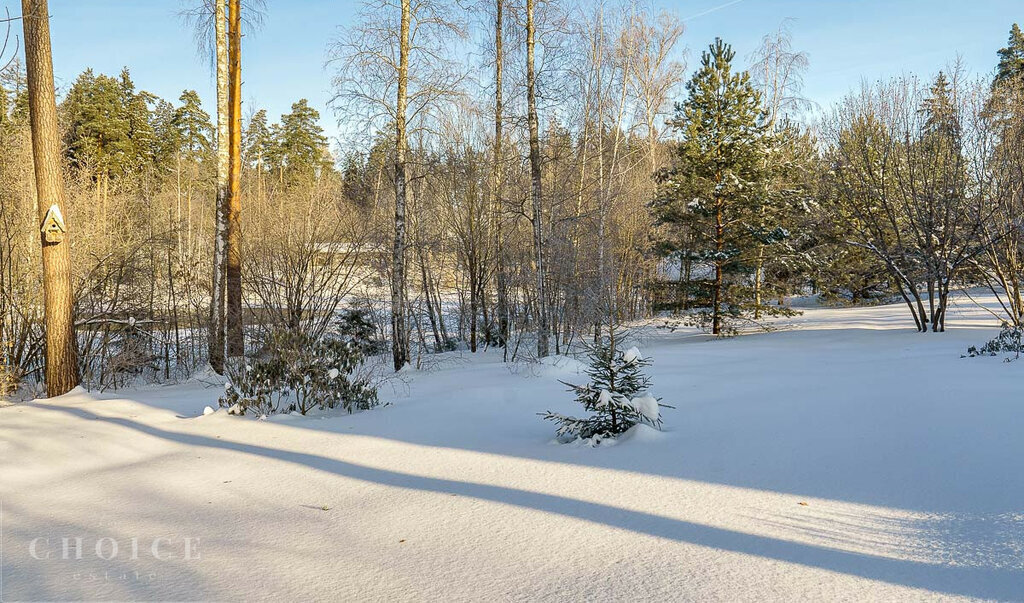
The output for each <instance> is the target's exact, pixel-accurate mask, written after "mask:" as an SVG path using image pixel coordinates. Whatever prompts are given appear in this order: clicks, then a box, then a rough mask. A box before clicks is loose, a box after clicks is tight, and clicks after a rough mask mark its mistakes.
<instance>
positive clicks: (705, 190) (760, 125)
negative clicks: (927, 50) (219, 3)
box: [0, 0, 1024, 394]
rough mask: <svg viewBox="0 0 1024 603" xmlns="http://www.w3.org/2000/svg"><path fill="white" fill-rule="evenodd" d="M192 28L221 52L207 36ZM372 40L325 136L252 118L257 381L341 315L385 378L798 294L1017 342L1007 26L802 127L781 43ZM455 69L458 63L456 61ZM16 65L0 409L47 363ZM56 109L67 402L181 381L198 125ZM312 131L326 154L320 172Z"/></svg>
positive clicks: (138, 105)
mask: <svg viewBox="0 0 1024 603" xmlns="http://www.w3.org/2000/svg"><path fill="white" fill-rule="evenodd" d="M212 4H216V3H215V2H214V3H212ZM246 9H250V10H251V11H252V12H253V13H256V14H257V16H258V12H257V11H258V9H259V6H258V5H257V6H253V7H247V6H246V5H245V4H244V3H243V10H246ZM205 15H209V16H210V17H211V18H204V16H205ZM194 17H196V18H194V19H193V20H192V22H193V24H194V25H196V27H197V28H199V30H200V32H203V31H206V30H209V32H210V35H211V36H212V35H213V33H212V32H213V24H212V21H213V20H215V18H216V13H215V12H214V11H213V9H212V8H211V7H210V4H208V3H207V4H204V3H200V4H199V7H198V9H197V12H196V13H195V15H194ZM360 19H361V20H360V21H359V22H358V23H355V24H353V25H352V26H351V27H349V28H347V29H345V30H344V33H343V34H341V35H340V36H339V38H338V39H337V40H336V41H335V43H333V44H332V46H331V48H330V49H329V50H328V57H327V58H328V65H329V69H330V70H331V72H332V73H333V74H334V77H333V81H332V85H333V89H334V90H335V93H336V95H335V98H334V100H333V102H332V107H333V109H334V111H335V114H334V115H331V116H321V115H320V114H319V113H318V112H317V111H316V110H315V109H313V108H312V107H311V106H310V105H309V103H308V102H307V101H305V100H303V99H296V101H295V103H294V104H293V105H292V107H291V111H290V112H288V113H286V114H284V115H281V116H279V117H277V118H276V119H275V118H274V117H273V116H269V115H268V114H267V112H266V111H264V110H260V109H258V108H248V109H247V114H246V115H245V119H244V125H243V126H242V129H241V178H240V181H241V199H242V212H241V222H240V223H241V236H240V241H241V254H240V255H241V262H242V270H241V274H242V300H243V304H244V308H245V311H244V314H243V324H244V334H245V355H246V356H253V357H256V356H259V355H260V354H261V353H262V351H263V350H265V349H266V347H267V345H268V342H269V341H275V339H274V338H275V337H278V335H277V334H278V333H280V332H281V331H292V332H301V333H303V334H304V335H305V336H306V337H309V338H311V339H312V340H318V339H320V338H322V337H324V336H326V335H328V334H329V333H332V332H334V331H336V330H337V329H338V328H339V322H344V321H346V320H347V321H349V323H351V321H352V320H353V318H352V317H353V316H355V315H358V316H359V317H362V318H365V320H366V321H367V322H368V324H369V325H371V326H372V335H370V336H369V338H370V339H373V340H375V341H377V342H379V344H380V345H379V347H378V348H377V349H376V350H375V353H376V354H379V355H380V356H381V357H382V358H383V357H385V356H387V355H390V356H391V360H390V361H393V363H394V366H395V368H400V367H402V366H404V365H405V364H406V363H412V364H414V365H416V366H420V365H422V363H423V362H424V361H425V359H427V358H429V354H430V353H432V352H437V351H446V350H454V349H465V350H468V351H470V352H477V351H479V350H481V349H484V348H488V347H500V348H502V349H503V350H504V355H505V358H506V359H508V360H513V359H517V358H536V357H538V356H544V355H547V354H551V353H554V354H560V353H567V352H570V351H573V350H575V349H577V348H578V347H579V346H580V344H582V343H584V342H586V341H590V340H593V339H594V338H595V337H598V336H599V334H600V333H602V332H604V331H607V330H608V329H614V327H615V326H616V325H619V324H622V323H625V322H628V321H631V320H635V319H638V318H643V317H648V316H651V315H654V314H656V313H672V314H674V315H678V316H680V317H681V318H682V319H684V320H686V321H689V322H692V323H694V324H698V325H700V326H702V327H704V328H706V329H707V330H709V331H710V332H712V333H715V334H719V335H728V334H732V333H736V332H738V331H741V330H744V329H750V328H760V327H762V326H764V325H765V324H766V322H765V321H766V319H767V318H769V317H771V316H776V315H779V314H785V313H787V312H791V311H792V310H790V309H789V308H788V307H787V305H786V301H785V300H786V297H787V296H790V295H794V294H808V293H820V294H821V295H822V296H823V299H825V300H827V301H830V302H833V303H849V304H863V303H877V302H879V301H888V300H893V299H896V300H901V301H903V302H905V304H906V306H907V314H908V318H907V320H908V324H909V325H913V326H915V327H916V328H917V329H918V330H919V331H922V332H924V331H942V330H943V329H944V325H945V321H944V319H945V309H946V305H947V300H948V297H949V295H950V293H951V292H952V291H955V290H957V289H960V288H965V287H970V286H984V287H987V288H988V289H990V290H991V291H992V292H994V293H995V294H996V295H997V296H998V298H999V299H1000V301H1001V303H1002V308H1003V311H1002V312H1001V313H1000V314H999V317H1000V318H1001V319H1002V320H1004V321H1006V322H1007V323H1008V324H1010V325H1013V326H1018V327H1019V326H1020V324H1021V322H1022V316H1024V299H1022V292H1021V286H1022V282H1024V255H1022V254H1024V249H1022V248H1021V244H1022V243H1024V239H1022V236H1021V220H1022V218H1024V34H1022V33H1021V30H1020V29H1019V28H1018V27H1017V26H1016V25H1014V26H1013V28H1012V30H1011V32H1010V37H1009V41H1008V43H1007V46H1006V47H1005V48H1004V49H1003V50H1001V51H1000V52H999V55H998V56H996V57H993V64H994V65H995V69H994V71H993V74H992V75H991V76H983V77H968V76H967V75H966V74H965V73H964V70H963V69H962V68H961V67H959V66H958V65H956V64H952V65H949V66H945V67H944V68H943V69H942V70H941V71H939V70H938V69H937V71H936V72H935V73H933V74H921V75H920V76H919V77H918V76H912V75H907V76H905V77H901V78H899V79H895V80H891V81H880V82H876V83H871V84H863V85H861V86H860V87H859V88H857V89H855V90H854V91H853V92H851V93H850V94H849V95H848V96H847V97H846V98H845V99H843V100H842V101H841V102H839V103H836V104H835V105H834V106H830V107H818V106H816V105H815V104H814V103H813V102H812V101H811V100H810V99H806V98H804V97H803V95H802V76H803V73H804V72H805V70H806V68H807V65H808V57H807V56H806V55H805V54H803V53H801V52H799V50H798V49H794V48H793V47H792V43H791V38H790V36H789V34H788V31H787V30H786V28H785V26H783V27H782V28H781V29H779V30H778V31H776V32H773V33H770V34H769V35H767V36H766V37H765V38H764V41H763V44H762V46H761V48H760V49H759V50H758V51H757V52H756V53H755V54H754V55H752V56H749V57H737V56H736V55H735V53H734V52H733V51H732V50H731V48H730V47H729V45H728V44H727V43H726V42H723V41H720V40H716V41H715V43H714V44H712V45H711V46H710V47H709V48H707V49H705V50H703V52H700V53H699V55H698V57H697V61H696V64H695V65H692V66H690V68H689V69H688V67H687V65H685V64H683V63H682V62H681V61H680V60H679V59H678V57H680V56H682V54H681V52H680V51H681V50H682V47H683V45H684V43H685V39H684V29H683V25H682V23H681V22H680V21H679V20H678V18H676V17H675V16H673V15H671V14H668V13H652V12H647V11H644V10H642V9H639V8H634V7H632V6H630V7H627V6H622V7H615V8H614V9H612V8H611V7H610V6H609V5H607V4H597V3H587V2H583V3H570V2H553V1H552V2H543V3H541V2H538V3H537V4H536V6H535V5H534V1H533V0H525V2H524V3H521V2H517V1H512V0H495V1H493V2H489V3H481V4H479V5H475V6H474V7H473V8H472V10H463V7H461V6H458V5H447V4H444V3H442V2H434V1H423V2H416V3H410V2H409V1H408V0H402V1H397V0H396V1H395V2H393V3H392V2H386V3H384V4H383V5H378V4H374V5H373V6H369V5H368V6H367V7H366V9H365V11H364V12H363V14H362V15H361V18H360ZM256 21H258V19H254V20H253V22H256ZM0 27H2V26H0ZM204 28H205V29H204ZM200 38H202V35H201V36H200ZM9 39H10V36H9ZM467 45H476V46H478V47H479V49H478V52H476V53H474V54H472V55H470V56H473V57H475V58H474V59H473V60H472V61H470V60H465V61H463V60H460V59H457V58H455V57H456V56H457V55H456V54H455V53H451V52H447V49H450V48H453V47H455V46H467ZM12 52H13V49H12V48H11V47H10V46H8V51H7V54H8V55H10V54H11V53H12ZM481 57H482V58H481ZM7 58H11V61H10V62H9V63H7V66H6V68H4V69H3V71H2V72H0V342H2V344H3V349H2V350H0V352H2V361H0V393H4V394H6V393H11V392H13V391H15V390H16V389H17V388H18V387H19V386H21V385H25V386H28V387H31V386H32V384H34V383H38V382H39V381H41V380H42V378H43V366H44V363H45V346H44V322H43V308H42V302H41V299H42V272H41V270H40V268H39V266H40V251H39V224H38V223H37V215H38V213H39V212H38V203H39V201H38V200H37V196H36V191H35V183H34V181H33V178H32V176H31V175H32V169H33V168H32V146H31V132H30V125H29V115H28V98H27V88H26V85H25V82H26V80H25V73H24V67H23V62H22V61H21V60H20V59H19V58H18V56H17V55H16V53H15V54H14V55H13V56H9V57H7ZM4 60H6V58H5V59H4ZM937 68H938V66H937ZM691 72H692V76H690V77H689V78H687V74H688V73H691ZM60 92H61V94H60V99H59V106H58V116H59V125H60V135H61V149H62V153H63V159H64V165H63V171H64V181H65V186H66V206H65V208H64V214H65V218H66V221H67V224H68V225H69V241H70V250H71V251H70V253H71V257H72V267H73V274H72V283H73V290H74V324H75V331H76V333H77V341H76V344H77V346H78V363H79V367H80V372H81V377H82V380H83V382H84V383H86V384H88V385H90V386H95V387H104V388H105V387H117V386H122V385H125V384H128V383H132V382H135V381H137V380H138V379H140V378H141V379H147V380H160V381H166V380H176V379H183V378H186V377H189V376H191V375H194V374H195V373H196V372H197V371H201V370H204V369H205V367H206V366H207V365H208V364H209V362H210V355H209V354H210V343H209V342H210V340H211V324H212V323H211V320H213V318H212V317H213V316H214V314H215V313H212V312H211V308H210V306H211V299H214V298H215V297H216V296H215V295H214V287H215V285H214V283H215V282H217V281H216V279H215V277H214V274H215V273H216V270H215V268H216V267H217V262H218V261H220V260H218V258H219V257H221V256H220V254H218V253H217V250H216V249H215V246H216V245H215V241H216V238H217V237H216V232H217V217H216V208H217V199H218V170H217V161H218V158H217V151H218V146H219V145H220V146H223V144H224V141H223V137H221V136H218V131H217V127H216V123H215V122H216V116H212V117H211V115H209V114H208V113H207V112H206V111H204V110H203V108H202V104H201V100H200V98H199V96H198V94H197V93H196V92H195V91H193V90H189V89H185V90H183V91H182V93H181V95H180V96H179V97H178V98H172V99H163V98H158V97H156V96H155V95H153V94H150V93H147V92H145V91H144V90H139V89H137V87H136V85H135V84H134V83H133V81H132V77H131V73H130V70H129V68H128V67H126V68H125V69H124V70H123V71H122V72H121V73H119V74H99V73H94V72H92V71H85V72H84V73H82V74H81V75H80V76H78V78H77V79H76V80H75V81H74V83H73V84H72V85H71V86H70V87H69V88H68V89H67V90H62V91H60ZM323 119H337V120H338V122H339V123H340V124H342V125H343V129H344V130H345V132H346V142H345V144H343V145H342V146H340V147H335V148H334V149H333V150H332V149H331V148H330V147H329V145H328V140H327V138H326V137H325V136H324V132H323V129H322V128H321V125H320V123H321V120H323ZM390 361H389V362H390Z"/></svg>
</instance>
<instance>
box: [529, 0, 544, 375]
mask: <svg viewBox="0 0 1024 603" xmlns="http://www.w3.org/2000/svg"><path fill="white" fill-rule="evenodd" d="M534 4H535V0H526V102H527V113H528V115H527V120H528V121H529V125H530V180H531V183H532V186H531V187H530V200H531V201H532V203H533V255H534V262H535V264H536V266H535V271H536V276H537V356H538V357H540V358H543V357H545V356H547V355H548V311H547V303H548V302H547V295H546V294H545V292H544V228H543V226H544V225H543V212H542V196H541V180H540V133H539V129H540V127H539V124H538V122H537V90H536V88H537V78H536V74H535V73H534V65H533V62H534V59H533V54H534V53H533V48H534V22H533V9H534Z"/></svg>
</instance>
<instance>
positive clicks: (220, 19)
mask: <svg viewBox="0 0 1024 603" xmlns="http://www.w3.org/2000/svg"><path fill="white" fill-rule="evenodd" d="M215 5H216V9H215V10H214V23H215V35H216V36H217V42H216V50H217V201H216V208H215V215H216V217H215V226H214V249H213V285H212V290H211V294H210V334H209V354H210V366H211V367H213V370H215V371H217V372H218V373H223V372H224V352H225V347H224V345H225V335H224V329H225V301H224V294H225V283H226V279H225V269H226V266H227V265H226V263H225V260H226V250H227V232H228V226H227V222H228V212H229V208H228V164H229V156H228V36H227V13H226V11H225V6H224V0H215Z"/></svg>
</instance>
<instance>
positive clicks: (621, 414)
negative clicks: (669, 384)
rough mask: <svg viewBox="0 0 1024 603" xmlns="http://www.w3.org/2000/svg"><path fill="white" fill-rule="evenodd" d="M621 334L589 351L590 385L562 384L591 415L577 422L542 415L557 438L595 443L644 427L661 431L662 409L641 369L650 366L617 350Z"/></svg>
mask: <svg viewBox="0 0 1024 603" xmlns="http://www.w3.org/2000/svg"><path fill="white" fill-rule="evenodd" d="M621 337H622V335H621V334H616V335H615V336H613V337H611V338H604V339H603V340H602V341H601V342H600V343H598V344H595V345H593V346H591V347H590V350H589V353H588V358H589V361H590V362H589V364H590V366H589V368H588V369H587V375H588V376H589V377H590V383H587V384H586V385H575V384H572V383H568V382H565V381H563V382H562V383H565V384H566V385H568V386H569V388H570V389H569V391H571V392H574V393H575V394H576V401H577V402H579V403H580V404H582V405H583V408H584V409H585V410H586V411H587V412H589V413H591V414H590V416H588V417H583V418H578V417H570V416H566V415H563V414H559V413H555V412H551V411H548V412H546V413H541V416H543V417H544V419H545V420H549V421H554V422H555V423H556V424H557V425H558V429H557V431H556V434H557V435H558V437H560V438H564V439H576V438H584V439H588V438H591V439H593V440H594V442H595V443H597V442H600V440H601V439H602V438H608V437H614V436H616V435H618V434H620V433H623V432H625V431H626V430H628V429H629V428H631V427H633V426H634V425H637V424H638V423H644V424H647V425H650V426H652V427H655V428H659V429H660V428H661V408H662V407H665V408H671V407H670V406H666V405H664V404H660V403H659V400H658V399H657V398H654V397H653V396H651V395H649V394H648V393H647V390H648V388H649V387H650V380H649V379H648V377H647V376H646V375H645V374H644V373H643V368H644V367H646V366H649V365H650V361H648V360H647V359H645V358H644V357H643V355H642V354H641V353H640V350H638V349H637V348H635V347H632V348H629V349H628V350H626V351H622V350H621V349H619V348H617V347H616V342H617V341H618V340H619V339H621Z"/></svg>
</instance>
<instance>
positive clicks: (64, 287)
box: [21, 0, 78, 398]
mask: <svg viewBox="0 0 1024 603" xmlns="http://www.w3.org/2000/svg"><path fill="white" fill-rule="evenodd" d="M21 6H22V15H23V19H22V24H23V26H24V31H25V69H26V72H27V73H26V74H27V76H28V102H29V117H30V120H31V124H32V159H33V161H34V163H35V174H36V195H37V204H36V206H37V208H38V215H39V221H40V223H41V224H42V223H43V222H44V221H45V219H46V215H47V213H48V212H49V211H50V210H51V208H53V209H54V210H55V211H57V212H60V211H61V208H62V207H63V205H64V178H63V173H62V171H61V159H60V139H59V138H58V131H57V103H56V99H55V96H54V89H53V57H52V55H51V54H50V22H49V18H50V13H49V10H48V7H47V4H46V0H22V2H21ZM66 226H67V224H66V223H65V228H66ZM40 243H41V245H42V255H43V295H44V310H45V312H46V316H45V321H46V322H45V324H46V395H47V396H49V397H51V398H52V397H54V396H59V395H61V394H64V393H67V392H68V391H70V390H71V389H72V388H73V387H75V386H76V385H78V354H77V346H76V345H75V329H74V318H73V310H74V300H73V297H72V288H71V257H70V254H69V248H70V246H71V244H70V242H69V240H68V233H67V232H64V233H63V237H62V240H59V241H51V242H48V241H47V237H46V235H45V234H44V233H40Z"/></svg>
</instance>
